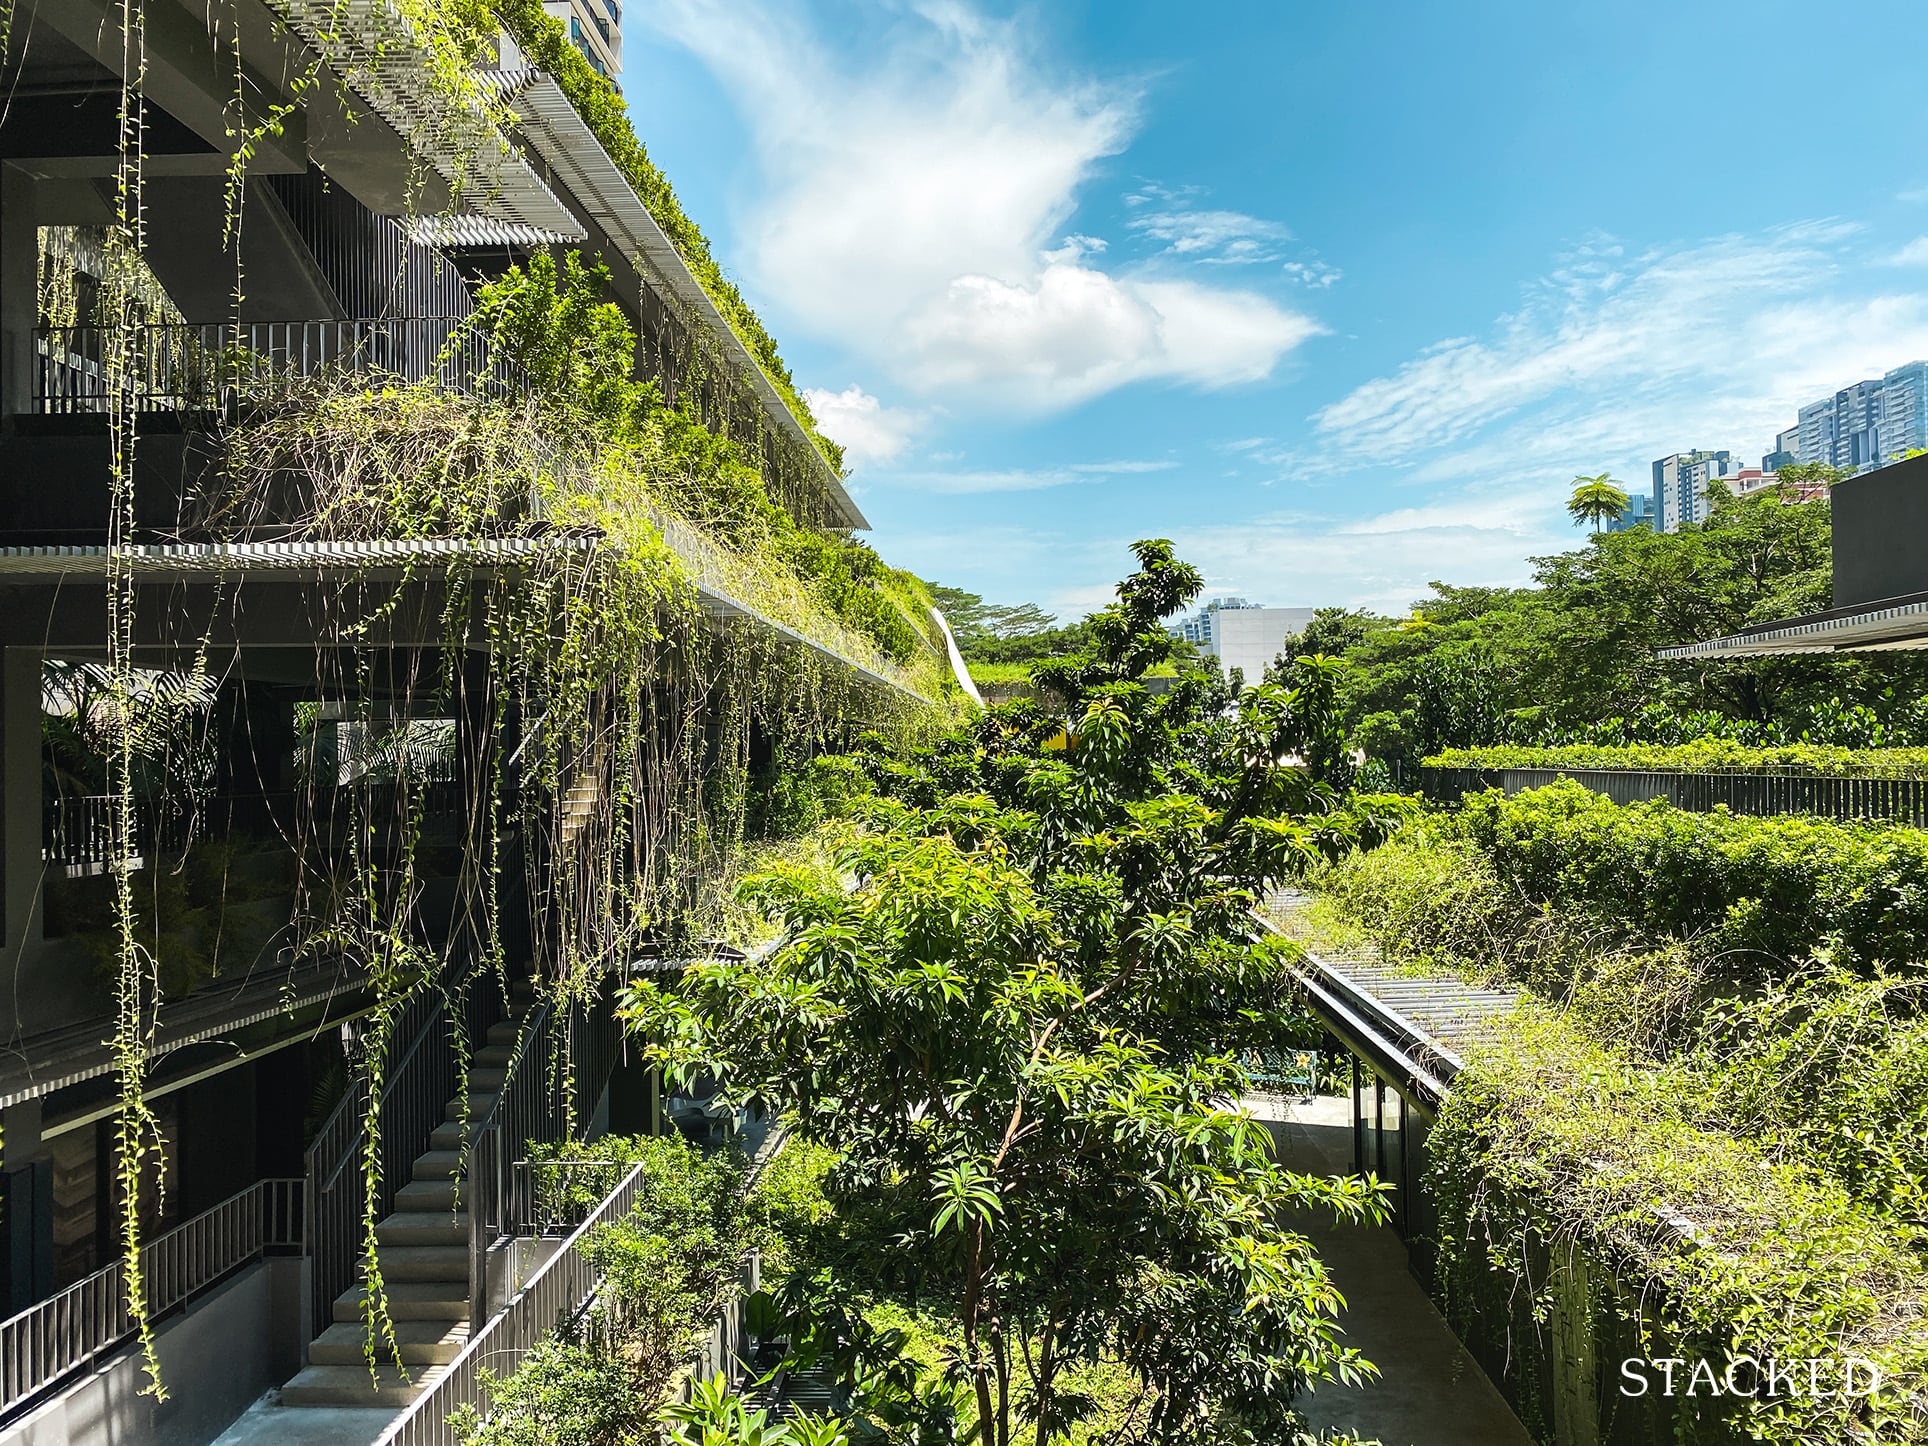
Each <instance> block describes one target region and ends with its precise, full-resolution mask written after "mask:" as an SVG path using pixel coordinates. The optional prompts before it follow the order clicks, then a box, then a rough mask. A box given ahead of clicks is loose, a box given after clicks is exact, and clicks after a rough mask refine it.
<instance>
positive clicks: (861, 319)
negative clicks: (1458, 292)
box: [642, 0, 1319, 411]
mask: <svg viewBox="0 0 1928 1446" xmlns="http://www.w3.org/2000/svg"><path fill="white" fill-rule="evenodd" d="M642 13H643V14H644V15H646V16H647V18H648V23H651V24H653V25H655V26H657V27H658V28H659V29H661V30H662V31H664V32H665V33H666V34H668V35H669V36H671V37H673V38H674V39H676V40H678V41H679V42H681V43H682V44H684V45H686V46H687V47H688V48H689V49H690V50H691V51H693V52H694V53H695V54H696V55H697V56H698V57H699V58H700V59H701V60H702V61H703V62H704V63H705V64H706V65H708V66H709V68H710V69H711V70H712V72H714V73H715V75H716V76H717V77H718V79H719V80H720V81H721V82H722V84H723V85H724V86H725V88H726V89H727V90H728V91H729V93H730V94H731V95H732V97H733V98H734V99H735V101H736V103H737V104H738V106H739V107H740V109H741V110H742V112H743V113H744V115H745V117H746V119H747V120H748V122H749V125H750V128H751V131H752V134H753V136H754V138H755V142H756V146H757V151H758V154H759V157H760V159H761V161H762V164H763V168H764V171H765V174H766V178H767V181H768V186H767V189H766V190H765V191H764V193H763V194H762V195H761V196H759V198H758V199H757V201H756V203H755V204H754V206H753V208H752V210H751V212H750V214H749V215H748V217H747V218H746V219H747V225H746V227H745V233H746V237H747V266H746V270H747V271H748V273H749V274H750V276H751V278H752V280H753V281H754V283H755V284H756V286H757V288H758V289H759V290H760V291H762V292H763V293H764V294H766V295H770V296H773V297H775V298H776V299H777V300H778V302H779V303H780V304H781V305H782V306H783V307H784V308H785V309H786V310H787V311H788V312H789V313H790V314H791V315H792V316H794V317H795V318H796V319H797V320H798V321H799V322H800V323H801V324H802V325H804V326H805V327H807V328H809V329H810V330H812V331H813V332H815V333H816V334H818V335H820V336H824V337H827V338H831V339H833V340H835V341H838V342H840V343H842V344H843V345H845V346H847V347H849V348H850V349H851V350H852V351H853V352H855V353H857V354H859V355H862V356H864V357H866V358H868V359H870V360H872V361H873V362H876V363H878V364H880V365H886V366H889V367H891V368H892V369H893V370H894V372H895V374H896V375H898V376H900V377H902V378H903V379H904V380H905V381H906V383H907V384H909V385H911V386H913V387H915V388H918V389H920V390H922V391H924V392H926V393H936V392H943V393H945V394H946V399H947V400H951V399H954V398H956V399H972V398H974V399H977V400H979V401H983V402H987V403H995V404H999V405H1003V406H1006V407H1010V408H1013V409H1016V410H1028V411H1046V410H1051V409H1055V408H1061V407H1065V406H1069V405H1073V404H1075V403H1078V402H1081V401H1084V400H1086V399H1088V398H1090V397H1094V396H1097V395H1099V394H1101V393H1103V392H1106V391H1109V390H1111V389H1113V388H1116V387H1119V386H1123V385H1126V384H1128V383H1131V382H1139V381H1151V380H1162V381H1168V382H1180V383H1187V384H1191V385H1195V386H1201V387H1220V386H1227V385H1234V384H1237V383H1241V382H1248V381H1252V380H1256V379H1259V378H1262V377H1264V376H1266V375H1268V374H1269V373H1270V372H1271V370H1272V369H1273V367H1274V366H1276V364H1277V363H1278V361H1279V359H1280V358H1281V357H1282V356H1283V355H1284V354H1285V353H1286V352H1288V351H1289V350H1291V349H1292V348H1293V347H1295V346H1297V345H1298V344H1299V343H1301V342H1302V341H1304V340H1305V339H1306V338H1307V337H1309V336H1312V335H1314V334H1315V333H1316V332H1317V331H1318V330H1319V328H1318V327H1317V325H1316V324H1315V323H1314V322H1312V321H1311V320H1310V319H1309V318H1306V317H1304V316H1301V315H1298V314H1296V313H1293V312H1291V311H1289V310H1287V309H1285V308H1284V307H1282V306H1280V305H1279V304H1278V303H1276V302H1275V301H1273V300H1271V299H1270V298H1268V297H1266V296H1263V295H1261V294H1259V293H1256V292H1241V291H1225V290H1218V289H1215V288H1211V287H1206V286H1203V285H1197V284H1189V283H1174V282H1170V281H1162V280H1158V279H1155V278H1151V277H1147V276H1142V275H1138V274H1136V273H1133V272H1129V271H1119V272H1116V273H1114V272H1110V271H1105V270H1101V269H1099V268H1098V267H1097V266H1096V265H1094V264H1093V258H1094V257H1096V256H1098V255H1100V254H1101V253H1102V250H1103V247H1102V243H1101V242H1100V241H1099V240H1098V239H1097V238H1093V237H1088V236H1077V235H1073V236H1070V237H1067V236H1065V235H1064V226H1065V223H1066V222H1067V221H1068V220H1069V219H1070V217H1071V215H1072V213H1073V211H1074V210H1075V208H1076V196H1077V192H1078V190H1079V188H1080V187H1081V186H1082V185H1083V184H1084V183H1085V182H1086V181H1088V180H1089V179H1090V178H1091V177H1092V176H1093V174H1094V172H1095V170H1096V168H1097V167H1098V165H1099V164H1100V163H1101V162H1102V161H1103V160H1104V159H1105V158H1107V157H1109V156H1112V155H1115V154H1117V153H1118V152H1120V151H1122V150H1123V149H1124V148H1125V146H1126V145H1127V144H1128V143H1129V141H1130V139H1131V137H1132V135H1133V133H1134V132H1135V131H1136V129H1137V126H1138V107H1139V96H1138V94H1137V92H1136V90H1135V89H1134V88H1133V87H1131V86H1129V85H1124V84H1105V83H1099V82H1095V81H1090V80H1085V79H1078V78H1065V77H1062V76H1057V75H1053V74H1050V73H1047V71H1046V69H1045V68H1044V66H1043V65H1042V64H1041V63H1040V62H1039V61H1038V60H1037V59H1036V47H1035V46H1034V45H1032V44H1031V43H1030V37H1029V36H1028V35H1027V34H1026V33H1025V32H1024V31H1023V30H1022V29H1021V28H1020V25H1019V23H1018V22H1005V21H996V20H992V19H989V18H986V17H984V16H982V15H979V14H978V13H977V12H976V11H974V10H972V9H970V8H968V7H967V6H965V5H963V4H961V3H951V0H926V3H922V4H912V5H909V6H891V7H879V8H877V9H876V10H874V11H871V12H869V13H868V14H867V19H868V20H869V21H870V22H871V23H870V25H869V27H868V28H867V30H866V32H865V37H864V41H863V45H864V49H863V53H862V54H861V55H858V56H842V55H838V54H835V53H833V52H832V51H831V49H830V48H829V47H827V46H826V45H825V44H824V43H823V42H822V39H821V38H820V35H819V34H818V33H817V32H816V31H814V30H813V29H812V28H811V27H810V24H809V16H808V13H807V11H806V9H805V7H802V6H798V5H794V4H779V3H777V0H727V3H726V0H662V3H659V4H657V5H653V6H648V7H645V8H644V10H643V11H642ZM1228 321H1230V322H1232V323H1235V324H1231V325H1228V324H1227V323H1228Z"/></svg>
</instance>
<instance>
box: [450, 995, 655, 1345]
mask: <svg viewBox="0 0 1928 1446" xmlns="http://www.w3.org/2000/svg"><path fill="white" fill-rule="evenodd" d="M620 1042H621V1041H620V1026H619V1025H618V1023H617V1021H616V1016H615V1010H614V1008H613V1005H612V1001H611V999H610V991H609V988H608V986H607V984H605V985H604V987H603V988H602V989H600V990H599V991H598V992H597V993H596V995H595V996H594V997H593V998H591V999H589V1000H586V1001H583V1002H579V1003H572V1004H570V1005H568V1006H567V1007H563V1008H558V1007H557V1006H556V1005H555V1004H554V1003H553V1002H545V1003H543V1004H541V1005H539V1006H538V1007H537V1008H536V1010H535V1011H534V1012H533V1013H532V1014H531V1015H530V1016H529V1019H528V1023H527V1025H526V1027H525V1028H524V1029H523V1031H522V1034H521V1037H520V1038H519V1039H517V1041H516V1044H515V1052H514V1054H513V1055H511V1056H510V1059H509V1063H508V1066H507V1067H506V1069H505V1071H504V1073H503V1076H502V1082H501V1084H500V1085H498V1086H497V1088H496V1095H495V1101H494V1103H493V1104H491V1105H490V1106H489V1109H488V1112H487V1113H486V1114H484V1115H483V1116H482V1118H481V1119H479V1120H477V1121H476V1122H475V1125H474V1133H473V1134H472V1136H471V1138H470V1142H469V1161H468V1164H469V1168H468V1175H467V1178H466V1183H465V1186H464V1194H463V1202H464V1204H465V1205H466V1206H467V1207H468V1211H469V1308H470V1315H471V1322H470V1323H471V1325H472V1326H473V1327H474V1328H475V1329H478V1330H479V1329H481V1325H482V1321H483V1319H484V1318H485V1317H486V1315H487V1314H488V1308H489V1297H488V1291H487V1284H488V1257H489V1252H490V1250H491V1249H493V1248H494V1247H495V1246H496V1245H497V1244H499V1243H500V1242H501V1241H503V1240H505V1239H507V1238H508V1237H510V1236H513V1235H517V1234H521V1233H524V1232H525V1231H526V1230H527V1229H528V1227H529V1224H530V1222H531V1221H533V1220H534V1219H535V1217H536V1213H537V1202H536V1188H535V1180H534V1177H533V1175H532V1174H531V1172H530V1171H528V1170H526V1169H518V1168H517V1167H518V1165H519V1164H521V1163H522V1157H523V1152H524V1151H525V1150H526V1149H527V1148H528V1146H529V1144H530V1142H531V1141H536V1142H540V1143H544V1144H550V1143H554V1142H556V1141H559V1140H561V1139H564V1138H565V1137H566V1136H567V1135H568V1134H569V1133H570V1132H571V1130H572V1129H580V1128H581V1121H582V1117H583V1115H584V1114H586V1112H587V1111H588V1110H590V1109H591V1108H593V1107H594V1105H595V1102H596V1100H597V1098H598V1097H599V1096H600V1095H601V1094H602V1090H603V1086H604V1085H605V1084H606V1083H607V1082H608V1080H609V1076H610V1073H611V1071H612V1070H614V1068H615V1064H616V1052H617V1050H618V1048H619V1047H620ZM565 1071H566V1073H565Z"/></svg>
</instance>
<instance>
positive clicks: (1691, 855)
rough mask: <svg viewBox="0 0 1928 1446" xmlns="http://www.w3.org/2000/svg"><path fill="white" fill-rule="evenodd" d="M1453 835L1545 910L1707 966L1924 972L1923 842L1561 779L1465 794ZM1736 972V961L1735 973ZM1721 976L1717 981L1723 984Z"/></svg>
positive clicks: (1450, 822) (1926, 844)
mask: <svg viewBox="0 0 1928 1446" xmlns="http://www.w3.org/2000/svg"><path fill="white" fill-rule="evenodd" d="M1442 822H1443V825H1444V827H1446V828H1447V829H1448V830H1449V831H1450V832H1451V833H1453V834H1456V835H1457V836H1458V837H1460V838H1461V839H1464V840H1465V841H1467V842H1469V843H1471V844H1472V845H1474V846H1475V847H1476V848H1477V849H1478V851H1479V852H1480V853H1481V854H1482V855H1483V856H1484V858H1485V859H1486V860H1487V861H1488V862H1489V863H1490V865H1491V867H1492V869H1493V871H1494V873H1495V874H1496V875H1497V876H1498V878H1499V879H1500V881H1501V882H1502V883H1504V884H1506V885H1509V886H1511V887H1512V888H1513V889H1516V890H1518V892H1519V893H1520V894H1522V895H1524V896H1525V897H1526V898H1527V899H1528V900H1530V901H1532V902H1533V903H1534V904H1536V905H1540V906H1542V907H1544V908H1546V909H1548V910H1550V911H1554V912H1556V913H1557V912H1565V911H1570V912H1571V913H1573V914H1575V915H1578V916H1580V919H1581V921H1582V922H1586V923H1590V924H1594V925H1598V926H1604V927H1606V928H1608V929H1610V930H1613V931H1617V932H1619V933H1621V934H1623V935H1624V936H1626V937H1628V938H1629V939H1632V940H1636V941H1639V942H1642V943H1645V944H1660V943H1663V942H1665V941H1667V940H1669V939H1686V940H1691V941H1695V942H1696V945H1697V952H1700V953H1702V954H1703V955H1704V956H1706V957H1723V956H1730V955H1740V956H1754V958H1755V960H1756V962H1758V961H1759V957H1760V956H1767V958H1768V959H1771V960H1774V961H1783V962H1790V963H1791V962H1794V961H1798V960H1802V959H1805V958H1807V957H1808V956H1809V955H1810V954H1812V953H1813V952H1814V951H1815V950H1816V949H1818V948H1821V947H1823V946H1827V947H1830V948H1832V949H1833V950H1834V951H1835V955H1836V957H1837V959H1839V960H1840V962H1842V963H1845V964H1851V965H1854V966H1857V967H1861V968H1867V967H1869V966H1872V965H1874V964H1877V963H1883V964H1888V965H1915V964H1921V963H1928V830H1922V829H1917V828H1908V827H1904V826H1902V825H1898V824H1885V823H1847V824H1840V823H1830V822H1826V821H1823V820H1819V819H1813V818H1807V817H1797V816H1786V817H1774V818H1748V817H1742V816H1739V815H1735V814H1730V813H1727V812H1725V811H1723V810H1717V811H1715V812H1713V813H1689V812H1685V811H1683V810H1681V809H1677V808H1674V807H1672V806H1671V805H1670V804H1668V803H1666V802H1665V801H1661V800H1656V801H1654V802H1651V803H1638V804H1631V805H1627V806H1622V805H1619V804H1615V803H1613V802H1611V801H1610V800H1608V799H1607V798H1605V797H1604V796H1602V795H1601V794H1597V793H1594V792H1592V791H1591V790H1589V789H1587V788H1584V787H1582V786H1581V785H1580V784H1578V783H1575V782H1573V781H1572V780H1570V779H1563V780H1561V781H1560V782H1558V783H1554V784H1551V785H1549V786H1547V787H1545V788H1538V789H1530V790H1527V791H1525V792H1522V793H1518V794H1515V795H1513V796H1512V797H1510V798H1508V797H1504V796H1502V795H1501V794H1500V792H1499V791H1498V790H1497V789H1495V790H1489V791H1487V792H1485V793H1481V794H1472V795H1469V796H1468V797H1467V799H1466V801H1465V803H1464V805H1463V807H1462V808H1461V809H1460V811H1459V812H1458V813H1457V814H1455V815H1452V816H1451V817H1450V819H1447V820H1444V821H1442ZM1736 962H1739V961H1736ZM1723 972H1726V971H1723Z"/></svg>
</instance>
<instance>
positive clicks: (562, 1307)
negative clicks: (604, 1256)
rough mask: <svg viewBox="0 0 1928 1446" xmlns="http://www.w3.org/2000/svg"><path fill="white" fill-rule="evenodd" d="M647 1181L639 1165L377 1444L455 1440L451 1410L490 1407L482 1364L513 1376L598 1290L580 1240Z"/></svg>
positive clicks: (622, 1211) (433, 1444) (627, 1204)
mask: <svg viewBox="0 0 1928 1446" xmlns="http://www.w3.org/2000/svg"><path fill="white" fill-rule="evenodd" d="M642 1181H643V1167H642V1166H641V1165H638V1166H636V1167H635V1168H634V1169H632V1170H631V1171H630V1172H629V1173H628V1174H627V1175H626V1176H624V1178H623V1180H622V1182H621V1183H620V1184H619V1185H617V1186H616V1188H615V1189H614V1190H613V1191H611V1192H610V1194H609V1197H608V1198H607V1199H606V1200H604V1201H603V1202H602V1204H601V1205H599V1206H597V1207H596V1209H594V1210H593V1211H591V1212H590V1214H589V1217H588V1218H587V1219H586V1220H584V1221H583V1223H582V1224H581V1225H580V1226H578V1227H577V1229H576V1231H575V1233H573V1234H572V1235H570V1236H569V1238H568V1239H567V1240H565V1241H564V1242H563V1243H562V1246H561V1248H560V1249H558V1250H557V1251H556V1253H555V1254H554V1255H552V1256H550V1257H549V1259H548V1260H547V1261H545V1262H544V1263H543V1264H542V1265H541V1266H539V1267H538V1268H537V1269H536V1271H535V1273H534V1274H533V1275H531V1276H530V1277H529V1279H528V1280H527V1281H526V1282H525V1283H524V1284H523V1286H522V1288H521V1289H520V1290H518V1291H517V1292H516V1293H515V1294H514V1295H513V1296H512V1297H511V1298H510V1300H509V1303H508V1305H506V1306H505V1307H504V1308H503V1309H502V1311H501V1312H500V1313H499V1314H498V1315H496V1316H494V1317H493V1318H492V1319H491V1320H489V1321H488V1322H487V1324H485V1325H483V1326H482V1327H481V1328H480V1329H478V1330H477V1331H476V1332H475V1333H474V1334H473V1335H472V1336H470V1338H469V1342H468V1344H467V1345H466V1346H464V1347H463V1348H462V1353H461V1354H460V1355H458V1356H457V1357H456V1358H455V1360H454V1361H453V1362H452V1363H451V1364H450V1365H449V1368H448V1370H447V1371H446V1372H444V1373H443V1374H442V1375H441V1377H439V1378H438V1379H437V1380H436V1382H435V1384H434V1385H432V1386H430V1387H429V1388H428V1390H427V1391H426V1392H424V1393H423V1394H422V1395H421V1396H420V1397H418V1398H417V1400H416V1401H415V1404H414V1405H412V1406H410V1407H409V1408H408V1410H407V1411H405V1412H404V1413H403V1414H402V1415H401V1417H400V1418H399V1419H397V1420H396V1421H395V1422H394V1423H393V1424H391V1425H390V1426H389V1428H388V1429H387V1430H386V1431H384V1432H383V1433H382V1434H381V1436H380V1437H378V1438H377V1440H376V1446H391V1443H392V1446H452V1443H453V1440H454V1436H453V1433H451V1432H450V1430H449V1428H448V1418H449V1413H450V1412H452V1411H454V1410H455V1409H456V1408H457V1407H460V1406H474V1407H476V1408H477V1409H478V1410H486V1406H487V1402H486V1401H485V1400H484V1399H483V1391H482V1381H481V1377H480V1374H479V1372H480V1369H481V1368H482V1367H483V1366H486V1367H487V1368H488V1370H489V1372H490V1373H491V1374H492V1375H494V1376H496V1377H498V1378H500V1377H504V1376H507V1375H508V1374H509V1373H510V1372H512V1371H513V1370H515V1368H516V1367H517V1366H518V1365H519V1364H520V1363H521V1361H522V1358H523V1356H525V1355H526V1354H528V1352H529V1349H530V1348H531V1347H532V1346H534V1345H535V1343H536V1342H537V1341H539V1340H541V1339H542V1338H543V1337H544V1336H546V1335H548V1334H549V1333H550V1332H551V1331H553V1330H554V1329H555V1328H556V1325H557V1323H558V1322H559V1321H566V1320H571V1319H574V1318H575V1317H576V1316H578V1315H579V1314H581V1312H582V1311H583V1309H584V1308H585V1307H586V1306H587V1305H588V1304H589V1302H590V1301H592V1300H593V1299H594V1298H595V1295H596V1293H597V1291H598V1290H599V1289H600V1287H601V1284H602V1282H601V1279H600V1278H599V1277H598V1275H597V1274H596V1271H595V1268H594V1267H593V1266H591V1265H590V1263H589V1262H588V1260H587V1259H585V1258H584V1256H583V1254H582V1252H581V1251H580V1250H578V1249H577V1246H579V1245H580V1244H581V1243H582V1241H583V1239H584V1237H585V1236H586V1235H587V1234H588V1233H589V1232H590V1231H591V1230H594V1229H595V1228H596V1227H597V1226H599V1225H603V1224H608V1223H611V1222H613V1221H617V1220H620V1219H622V1218H623V1217H624V1216H625V1215H627V1214H629V1212H630V1211H631V1210H633V1209H634V1208H635V1207H636V1202H637V1200H638V1198H639V1197H640V1196H641V1193H642Z"/></svg>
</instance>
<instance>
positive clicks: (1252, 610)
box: [1211, 607, 1318, 688]
mask: <svg viewBox="0 0 1928 1446" xmlns="http://www.w3.org/2000/svg"><path fill="white" fill-rule="evenodd" d="M1317 611H1318V609H1317V608H1257V607H1246V608H1225V609H1221V610H1220V611H1219V614H1218V622H1217V624H1216V625H1215V626H1214V628H1213V630H1212V646H1211V651H1212V655H1213V656H1214V657H1216V658H1217V659H1218V662H1219V666H1220V667H1221V668H1223V669H1224V670H1225V672H1226V674H1227V675H1228V676H1229V675H1230V674H1231V671H1232V669H1234V668H1237V669H1239V670H1240V671H1242V672H1243V673H1244V674H1245V685H1246V686H1247V687H1248V688H1249V687H1252V686H1253V685H1254V684H1257V683H1261V682H1263V681H1264V679H1265V670H1266V669H1267V668H1269V667H1270V666H1271V665H1272V660H1273V659H1274V658H1276V657H1278V655H1279V652H1280V650H1281V649H1283V648H1284V646H1285V640H1286V638H1287V637H1288V636H1289V635H1290V634H1293V633H1302V632H1304V631H1305V630H1306V628H1307V627H1308V626H1309V625H1310V624H1311V622H1312V618H1313V615H1314V614H1315V613H1316V612H1317Z"/></svg>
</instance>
